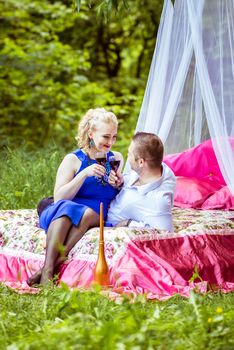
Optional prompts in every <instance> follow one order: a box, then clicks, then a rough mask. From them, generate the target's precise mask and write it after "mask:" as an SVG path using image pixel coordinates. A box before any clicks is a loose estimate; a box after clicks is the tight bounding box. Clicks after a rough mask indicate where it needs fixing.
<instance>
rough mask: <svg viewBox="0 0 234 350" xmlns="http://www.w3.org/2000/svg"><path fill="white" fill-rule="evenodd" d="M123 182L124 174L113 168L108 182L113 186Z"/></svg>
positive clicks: (118, 185)
mask: <svg viewBox="0 0 234 350" xmlns="http://www.w3.org/2000/svg"><path fill="white" fill-rule="evenodd" d="M123 182H124V179H123V175H122V174H121V173H119V172H117V173H116V172H115V171H114V170H111V172H110V174H109V177H108V183H109V184H110V185H111V186H113V187H120V186H121V185H122V184H123Z"/></svg>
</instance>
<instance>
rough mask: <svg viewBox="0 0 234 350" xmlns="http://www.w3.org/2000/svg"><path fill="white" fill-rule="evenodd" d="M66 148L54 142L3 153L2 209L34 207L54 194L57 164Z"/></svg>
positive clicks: (0, 159) (0, 173)
mask: <svg viewBox="0 0 234 350" xmlns="http://www.w3.org/2000/svg"><path fill="white" fill-rule="evenodd" d="M64 155H65V151H63V150H62V149H60V148H59V149H58V148H56V146H53V147H51V148H49V149H47V150H45V149H44V150H38V151H34V152H29V151H25V149H24V148H19V149H15V150H10V149H8V150H5V152H1V153H0V163H1V172H0V189H1V192H0V209H22V208H35V207H36V205H37V203H38V202H39V200H40V199H41V198H43V197H47V196H51V195H53V187H54V180H55V175H56V171H57V167H58V165H59V163H60V161H61V160H62V158H63V156H64Z"/></svg>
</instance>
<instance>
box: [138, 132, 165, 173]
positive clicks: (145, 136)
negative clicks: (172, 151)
mask: <svg viewBox="0 0 234 350" xmlns="http://www.w3.org/2000/svg"><path fill="white" fill-rule="evenodd" d="M132 140H133V141H134V144H135V148H134V156H135V159H136V160H137V159H139V158H142V159H144V160H145V161H146V162H147V163H148V166H149V167H150V168H159V167H160V166H161V165H162V160H163V152H164V146H163V143H162V141H161V139H160V138H159V137H158V136H157V135H155V134H153V133H149V132H137V133H136V134H135V135H134V136H133V139H132Z"/></svg>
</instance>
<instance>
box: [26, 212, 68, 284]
mask: <svg viewBox="0 0 234 350" xmlns="http://www.w3.org/2000/svg"><path fill="white" fill-rule="evenodd" d="M71 226H72V223H71V220H70V219H69V218H68V217H66V216H62V217H61V218H58V219H56V220H54V221H52V222H51V224H50V226H49V229H48V233H47V236H46V257H45V262H44V266H43V268H41V269H40V270H38V271H37V272H36V273H35V274H34V275H32V276H31V277H29V278H28V279H27V283H28V285H29V286H32V285H33V284H39V283H40V280H41V274H42V270H43V269H44V272H45V274H44V276H45V275H46V274H48V279H49V278H52V277H53V271H54V266H55V261H56V259H57V257H58V255H59V253H60V251H61V249H62V245H63V244H64V241H65V240H66V238H67V235H68V233H69V231H70V229H71ZM46 271H47V272H46ZM48 279H47V280H48Z"/></svg>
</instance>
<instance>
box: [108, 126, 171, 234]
mask: <svg viewBox="0 0 234 350" xmlns="http://www.w3.org/2000/svg"><path fill="white" fill-rule="evenodd" d="M163 152H164V147H163V144H162V141H161V140H160V138H159V137H158V136H156V135H155V134H152V133H146V132H138V133H137V134H135V135H134V137H133V139H132V142H131V144H130V146H129V149H128V160H129V164H130V166H131V169H132V170H131V172H130V173H129V174H127V175H124V176H122V175H121V174H120V173H118V172H117V173H114V172H113V171H112V172H111V174H110V177H109V182H110V183H111V184H113V185H114V184H118V185H122V188H121V190H120V192H119V194H118V195H117V196H116V198H115V199H114V200H113V201H112V202H111V205H110V209H109V211H108V217H107V226H129V227H155V228H158V229H161V230H169V231H172V230H173V225H172V206H173V198H174V191H175V185H176V179H175V175H174V174H173V172H172V170H171V169H170V168H169V167H168V166H167V165H166V164H164V163H163V162H162V159H163Z"/></svg>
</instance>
